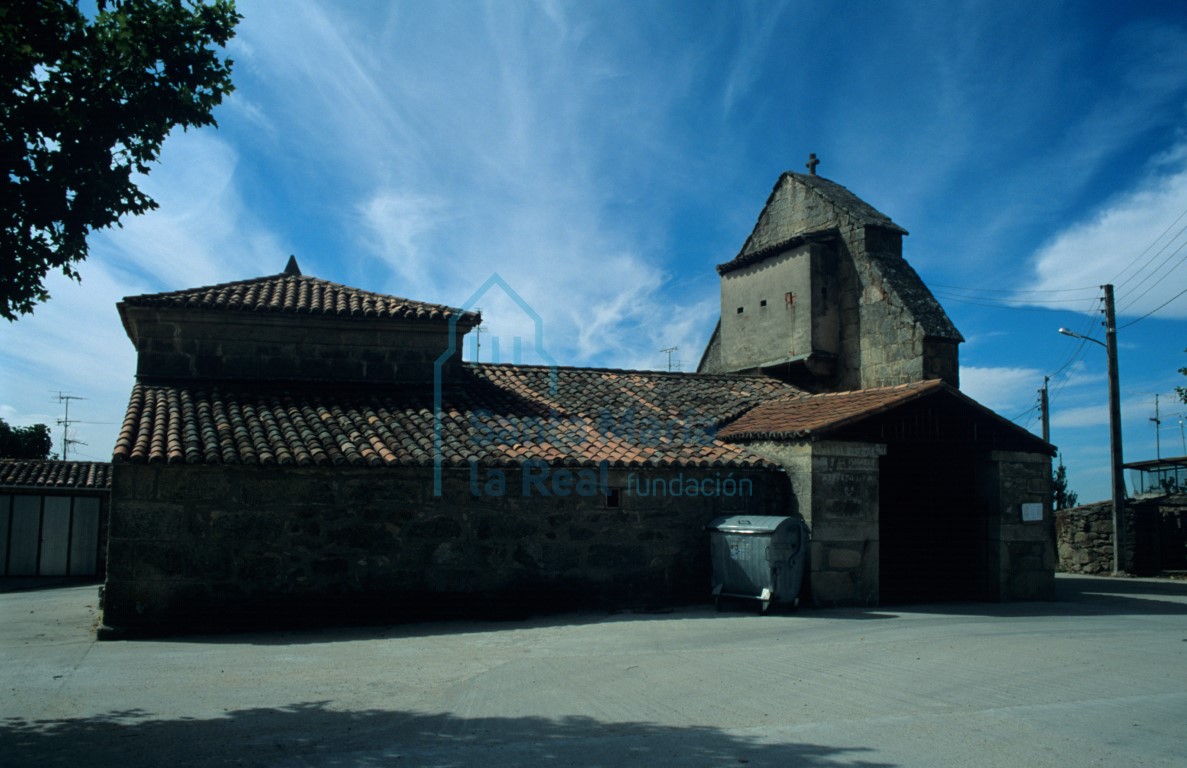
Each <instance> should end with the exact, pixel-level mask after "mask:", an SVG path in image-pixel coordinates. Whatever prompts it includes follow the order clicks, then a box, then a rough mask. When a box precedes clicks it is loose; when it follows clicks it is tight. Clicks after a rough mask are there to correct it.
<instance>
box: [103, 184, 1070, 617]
mask: <svg viewBox="0 0 1187 768" xmlns="http://www.w3.org/2000/svg"><path fill="white" fill-rule="evenodd" d="M905 234H906V232H905V230H903V229H902V228H901V227H899V226H898V225H897V224H895V223H894V222H893V221H891V220H890V219H889V218H888V217H887V216H885V215H883V214H881V213H879V212H878V211H876V210H875V209H874V208H872V207H871V206H869V205H868V204H866V203H864V202H862V201H861V200H860V199H858V198H857V197H856V196H855V195H853V194H852V193H851V192H849V191H848V190H846V189H845V188H844V187H842V186H840V185H838V184H836V183H834V182H831V181H828V180H826V179H823V178H821V177H818V176H816V175H815V174H814V173H813V174H807V175H805V174H796V173H786V174H784V175H783V176H781V177H780V179H779V180H778V182H777V184H776V185H775V188H774V190H773V191H772V193H771V195H770V197H769V199H768V200H767V203H766V206H765V207H764V208H763V211H762V213H761V214H760V216H759V218H758V222H757V223H756V225H755V227H754V231H753V232H752V233H751V235H750V237H749V238H748V239H747V241H746V243H745V244H744V245H743V247H742V249H741V250H740V252H739V253H738V254H737V255H736V256H735V257H734V258H732V259H730V260H729V261H726V262H725V263H723V264H721V265H720V266H718V268H717V272H718V274H719V277H720V282H721V318H720V322H719V323H718V324H717V327H716V329H715V330H714V332H713V335H712V338H711V339H710V340H709V342H708V345H707V347H706V349H705V352H704V355H703V356H702V359H701V362H700V365H699V366H698V371H697V372H696V373H669V372H656V371H627V370H613V369H593V368H572V367H560V366H530V365H510V364H477V363H469V362H463V361H462V359H461V354H460V350H461V349H462V346H463V344H462V342H463V338H464V337H465V336H466V334H467V333H469V332H471V331H472V330H473V329H474V328H475V327H477V326H478V325H479V324H480V323H481V317H480V316H479V315H478V314H476V313H474V312H470V311H464V310H459V309H456V308H451V307H447V306H442V305H436V304H429V303H425V302H420V301H414V300H410V299H403V298H398V297H393V296H386V295H382V294H376V293H372V292H368V291H364V290H360V289H356V288H351V287H347V286H343V285H338V284H336V283H331V282H328V281H325V280H321V279H318V278H315V277H311V276H308V275H303V274H301V272H300V268H299V266H298V265H297V264H296V261H295V260H290V263H289V265H288V267H287V268H286V269H285V271H284V272H282V273H281V274H278V275H272V276H266V277H261V278H255V279H250V280H243V281H239V282H233V283H226V284H222V285H216V286H209V287H202V288H195V289H188V290H180V291H175V292H170V293H161V294H151V295H143V296H132V297H127V298H125V299H124V300H123V301H122V302H121V303H120V304H119V305H118V310H119V313H120V316H121V319H122V320H123V323H124V327H125V329H126V330H127V333H128V336H129V338H130V339H131V341H132V343H133V344H134V345H135V347H136V349H137V353H138V360H137V370H136V385H135V386H134V388H133V390H132V394H131V397H130V401H129V405H128V410H127V415H126V418H125V420H124V423H123V427H122V429H121V432H120V436H119V439H118V441H117V444H116V447H115V451H114V456H113V463H114V466H113V472H112V497H111V518H110V524H109V536H108V566H107V581H106V586H105V596H104V622H105V624H106V625H107V626H108V627H109V628H110V629H111V630H112V631H114V632H119V631H138V630H159V629H166V628H172V627H183V626H239V625H246V624H256V623H260V622H282V623H293V622H300V621H314V622H322V621H327V620H376V621H391V620H399V619H400V618H403V617H407V616H414V615H425V614H431V613H434V612H436V611H439V610H440V611H445V612H454V611H462V612H474V611H485V610H497V611H501V610H515V611H518V610H530V609H534V608H536V607H540V606H548V607H554V606H558V605H559V606H574V605H590V604H593V605H601V606H611V607H627V606H647V605H663V604H670V603H672V602H682V601H698V600H706V599H708V596H709V559H708V543H707V538H706V534H705V532H704V526H705V525H706V524H707V523H708V522H709V521H710V520H712V519H713V518H714V517H716V516H718V515H721V514H732V513H745V514H762V515H799V516H802V517H803V518H804V519H805V521H806V522H807V523H808V524H809V526H810V528H811V536H812V545H811V552H810V573H809V578H808V582H807V586H806V587H805V589H807V590H808V591H809V595H808V597H809V600H808V602H811V603H815V604H817V605H877V604H879V603H887V602H895V601H908V600H911V601H918V600H1018V599H1043V598H1047V597H1050V596H1051V594H1052V591H1053V587H1054V565H1055V554H1054V546H1053V529H1052V519H1051V509H1050V487H1049V485H1050V476H1051V473H1050V458H1051V455H1052V453H1053V448H1052V447H1051V446H1050V445H1048V444H1046V443H1044V442H1043V441H1041V440H1039V439H1038V438H1036V437H1035V436H1033V435H1031V434H1030V433H1029V432H1026V431H1025V430H1023V429H1021V428H1019V427H1017V426H1016V425H1014V424H1012V423H1011V422H1009V421H1007V420H1005V419H1003V418H1001V417H1000V416H998V415H997V414H995V413H993V412H992V411H990V410H988V409H986V408H985V407H983V406H981V405H979V404H978V403H976V402H975V401H973V400H972V399H970V398H969V397H967V396H966V395H964V394H962V393H961V392H960V390H959V388H958V387H959V381H958V375H959V366H958V345H959V344H960V342H961V341H962V339H961V336H960V334H959V333H958V332H957V330H956V328H955V327H954V326H953V324H952V323H951V321H950V320H949V319H948V317H947V315H946V314H945V313H944V310H943V309H942V308H941V307H940V305H939V304H938V303H937V302H936V301H935V299H934V298H933V297H932V295H931V293H930V292H929V291H928V289H927V287H926V286H925V285H924V284H923V282H922V281H921V280H920V278H919V276H918V275H917V274H916V273H915V272H914V270H913V269H912V268H911V267H910V266H909V265H908V264H907V263H906V261H904V259H903V257H902V238H903V236H904V235H905Z"/></svg>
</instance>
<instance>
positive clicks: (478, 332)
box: [474, 307, 490, 363]
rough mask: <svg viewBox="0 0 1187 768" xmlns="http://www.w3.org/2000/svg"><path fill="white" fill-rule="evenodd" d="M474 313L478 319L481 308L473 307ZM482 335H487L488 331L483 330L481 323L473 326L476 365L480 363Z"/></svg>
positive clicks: (480, 314)
mask: <svg viewBox="0 0 1187 768" xmlns="http://www.w3.org/2000/svg"><path fill="white" fill-rule="evenodd" d="M474 311H475V312H477V313H478V315H479V316H480V317H481V316H482V307H474ZM484 333H486V334H489V333H490V331H488V330H486V329H485V328H483V327H482V323H481V322H479V323H478V325H476V326H474V362H476V363H481V362H482V334H484Z"/></svg>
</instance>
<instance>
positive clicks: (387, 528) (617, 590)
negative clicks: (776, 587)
mask: <svg viewBox="0 0 1187 768" xmlns="http://www.w3.org/2000/svg"><path fill="white" fill-rule="evenodd" d="M556 469H558V470H559V471H565V472H571V473H577V472H578V470H577V469H561V468H556ZM503 473H504V474H505V475H506V477H505V481H506V485H505V487H506V492H505V494H504V495H502V496H495V495H490V493H492V491H491V488H492V487H493V486H492V485H491V484H490V483H491V472H490V471H489V470H485V469H479V470H478V471H477V472H476V473H475V474H474V475H473V476H471V474H470V471H469V470H467V469H454V470H446V472H445V475H444V477H443V485H442V496H441V497H437V496H434V495H433V478H432V469H431V468H399V469H395V468H393V469H350V468H334V469H320V468H260V467H229V466H217V467H208V466H201V465H193V466H191V465H134V464H119V465H116V466H115V468H114V473H113V474H114V478H113V485H114V487H113V506H112V510H111V528H110V542H109V560H108V573H107V584H106V589H105V599H104V621H105V623H106V624H107V625H109V626H110V627H117V628H122V629H137V628H155V629H159V628H169V627H177V626H208V625H214V626H217V625H241V624H256V623H303V622H314V623H321V622H325V621H334V620H347V621H358V620H377V621H397V620H400V619H402V618H405V617H407V616H408V615H409V614H419V613H439V612H445V613H450V612H455V611H457V612H470V613H472V612H475V611H483V610H487V609H491V610H496V611H504V610H512V611H518V610H529V609H531V608H533V607H553V606H556V605H557V604H558V603H559V604H561V605H562V606H567V607H572V606H575V605H581V604H589V603H594V604H600V605H607V606H633V605H650V604H654V603H669V602H672V601H687V600H704V599H708V596H709V592H710V572H709V559H708V538H707V534H706V533H705V532H704V530H703V528H704V526H705V524H707V523H708V522H709V521H710V520H712V519H713V518H714V517H716V516H717V515H719V514H722V513H723V512H726V513H729V512H751V513H761V514H785V512H786V509H787V506H788V499H787V482H786V479H785V478H784V476H783V474H782V473H781V472H777V471H774V470H769V471H757V470H750V471H737V470H735V471H734V472H733V473H732V478H733V479H734V480H738V479H740V478H745V479H748V480H749V481H750V485H751V487H752V488H753V490H754V495H753V496H751V497H749V498H747V499H743V498H742V497H741V496H738V495H735V496H732V497H731V496H728V495H726V493H725V490H722V492H721V494H720V495H715V494H710V495H705V494H703V493H699V494H698V495H696V496H689V495H687V493H681V494H680V495H678V496H677V495H675V489H676V486H674V485H673V483H674V482H676V481H677V480H680V479H683V480H684V481H685V482H687V480H689V479H692V478H697V479H699V480H707V481H708V483H709V485H708V487H709V488H710V489H712V488H717V487H721V486H719V485H715V484H718V483H720V481H721V480H723V479H725V478H727V477H729V476H730V473H729V472H728V471H723V470H698V471H692V470H683V471H681V470H672V469H667V470H661V469H652V470H636V471H628V470H618V469H612V470H607V472H606V475H605V482H606V483H608V485H609V487H610V488H612V489H618V506H617V507H615V506H614V503H613V501H610V502H608V501H607V499H606V497H605V496H603V495H602V494H600V493H599V494H597V495H591V496H579V495H568V496H558V495H553V496H550V497H542V496H541V495H540V494H539V493H538V492H531V495H529V496H524V495H523V494H522V493H521V491H522V485H521V482H522V475H521V474H519V473H518V471H515V472H513V471H512V470H509V469H508V470H503ZM656 482H658V483H660V484H663V488H664V489H665V490H664V491H663V492H662V493H657V492H656V491H657V490H659V486H657V485H656ZM701 487H702V488H703V487H706V486H705V485H704V484H702V486H701ZM644 491H647V492H648V493H647V495H644Z"/></svg>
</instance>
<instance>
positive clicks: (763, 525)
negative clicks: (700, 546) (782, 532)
mask: <svg viewBox="0 0 1187 768" xmlns="http://www.w3.org/2000/svg"><path fill="white" fill-rule="evenodd" d="M789 520H798V518H794V517H784V516H780V515H725V516H723V517H718V518H716V519H714V520H713V522H711V523H709V524H708V525H706V526H705V530H707V531H722V532H725V533H774V532H775V530H776V529H778V528H779V526H781V525H783V524H784V523H786V522H787V521H789Z"/></svg>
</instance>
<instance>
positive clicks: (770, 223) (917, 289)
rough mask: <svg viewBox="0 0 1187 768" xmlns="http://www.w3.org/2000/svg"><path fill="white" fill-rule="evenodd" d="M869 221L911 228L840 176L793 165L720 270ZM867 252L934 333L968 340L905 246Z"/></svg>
mask: <svg viewBox="0 0 1187 768" xmlns="http://www.w3.org/2000/svg"><path fill="white" fill-rule="evenodd" d="M866 227H873V228H876V229H881V230H884V231H886V232H889V233H892V234H895V235H900V236H901V235H906V234H907V230H905V229H903V228H902V227H900V226H899V225H898V224H896V223H894V221H892V220H891V218H890V217H889V216H887V215H886V214H884V213H882V212H881V211H879V210H877V209H876V208H874V207H873V206H872V205H870V204H869V203H867V202H865V201H864V200H862V199H861V198H860V197H858V196H857V195H855V194H853V193H852V192H850V191H849V190H848V189H846V188H845V187H843V186H841V185H840V184H838V183H836V182H835V181H831V180H829V179H826V178H824V177H823V176H814V175H808V174H803V173H792V172H790V171H788V172H786V173H784V174H783V175H781V176H780V177H779V180H778V181H777V182H775V187H774V188H773V189H772V190H771V194H770V195H769V196H768V197H767V202H766V204H765V205H764V206H763V209H762V212H761V213H760V214H759V216H758V220H757V221H756V222H755V224H754V229H753V230H752V231H751V232H750V236H749V237H747V238H746V242H745V243H744V244H743V245H742V248H741V250H740V251H738V254H737V255H736V256H735V257H734V258H732V259H730V260H729V261H727V262H725V263H724V264H718V265H717V272H718V274H720V275H724V274H726V273H729V272H733V271H735V270H738V269H741V268H743V267H746V266H748V265H750V264H756V263H758V262H760V261H763V260H764V259H766V258H768V257H770V256H774V255H776V254H779V253H782V252H783V251H786V250H788V249H790V248H795V247H798V246H800V245H803V244H805V243H810V242H820V241H831V240H837V239H842V238H843V237H845V236H846V235H845V234H844V232H843V231H842V230H848V231H852V230H854V229H864V228H866ZM867 255H868V257H869V258H870V260H871V261H872V262H876V265H877V269H878V270H879V271H880V272H881V273H882V274H883V276H884V277H885V278H886V280H887V281H888V283H889V284H890V285H892V286H893V288H894V290H895V291H896V292H897V293H898V295H899V296H900V297H901V299H902V301H903V302H904V303H905V304H906V305H907V306H909V307H910V308H911V311H912V312H913V313H914V315H915V317H916V319H917V320H918V322H919V323H920V325H922V327H923V329H924V332H925V333H926V334H927V335H928V336H930V337H933V338H939V339H949V340H952V341H958V342H959V341H964V337H963V336H961V334H960V331H958V330H957V329H956V326H955V325H954V324H953V323H952V320H951V319H950V318H949V317H948V314H947V313H946V312H945V311H944V308H943V307H942V306H941V305H940V303H939V302H938V301H936V298H935V297H934V296H933V295H932V293H931V291H930V290H929V289H928V287H927V285H926V284H924V282H923V280H922V278H920V277H919V274H918V273H917V272H916V271H915V270H914V268H912V267H911V265H910V264H908V263H907V261H906V260H905V259H904V258H902V253H901V251H900V252H897V253H894V254H885V253H878V252H871V253H868V254H867Z"/></svg>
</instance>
